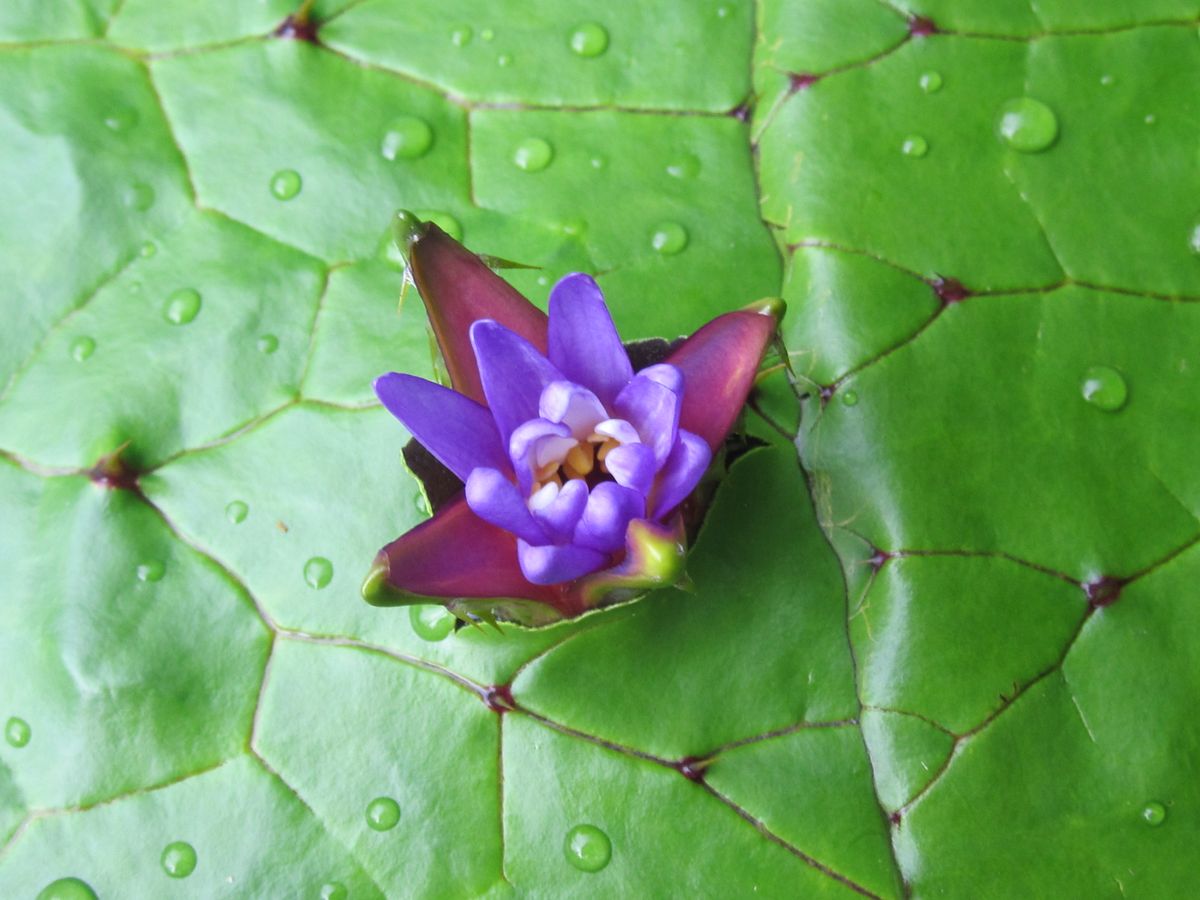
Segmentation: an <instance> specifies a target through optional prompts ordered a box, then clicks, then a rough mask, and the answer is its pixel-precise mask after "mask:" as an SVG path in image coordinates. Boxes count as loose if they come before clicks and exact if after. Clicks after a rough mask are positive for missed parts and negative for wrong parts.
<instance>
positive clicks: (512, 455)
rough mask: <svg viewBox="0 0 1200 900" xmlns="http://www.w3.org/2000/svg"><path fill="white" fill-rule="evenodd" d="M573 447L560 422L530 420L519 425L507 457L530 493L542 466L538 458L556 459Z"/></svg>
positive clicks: (569, 432) (569, 430) (567, 433)
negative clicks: (549, 456) (550, 457)
mask: <svg viewBox="0 0 1200 900" xmlns="http://www.w3.org/2000/svg"><path fill="white" fill-rule="evenodd" d="M574 444H575V439H574V438H573V437H571V429H569V428H567V426H566V425H563V424H561V423H559V422H547V421H546V420H545V419H531V420H530V421H528V422H525V423H523V424H522V425H520V426H519V427H518V428H517V430H516V431H514V432H513V433H512V437H511V438H509V441H508V456H509V459H511V460H512V466H513V468H514V469H515V470H516V472H517V479H518V480H519V481H520V482H521V487H522V488H524V489H525V490H527V491H528V490H529V489H530V488H531V487H532V486H533V477H534V475H535V474H536V473H537V470H538V469H540V468H541V467H542V465H543V463H541V462H539V461H538V460H539V457H541V456H545V455H547V454H549V455H557V452H558V451H559V450H562V452H563V453H566V452H567V450H570V449H571V446H573V445H574Z"/></svg>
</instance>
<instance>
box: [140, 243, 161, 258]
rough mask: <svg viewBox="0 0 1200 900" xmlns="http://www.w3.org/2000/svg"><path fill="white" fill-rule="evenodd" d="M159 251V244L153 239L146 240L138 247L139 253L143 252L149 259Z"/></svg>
mask: <svg viewBox="0 0 1200 900" xmlns="http://www.w3.org/2000/svg"><path fill="white" fill-rule="evenodd" d="M157 252H158V246H157V245H156V244H155V243H154V242H153V241H145V242H143V243H142V246H141V247H140V248H138V253H140V254H142V256H144V257H146V258H147V259H149V258H150V257H151V256H153V255H154V254H155V253H157Z"/></svg>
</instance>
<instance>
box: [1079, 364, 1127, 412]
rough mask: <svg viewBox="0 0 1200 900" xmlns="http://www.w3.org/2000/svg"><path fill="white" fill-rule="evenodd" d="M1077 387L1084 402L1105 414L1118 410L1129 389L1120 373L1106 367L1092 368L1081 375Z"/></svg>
mask: <svg viewBox="0 0 1200 900" xmlns="http://www.w3.org/2000/svg"><path fill="white" fill-rule="evenodd" d="M1079 387H1080V391H1081V392H1082V393H1083V399H1084V400H1086V401H1087V402H1088V403H1090V404H1092V406H1096V407H1099V408H1100V409H1103V410H1105V411H1106V412H1115V411H1116V410H1118V409H1120V408H1121V407H1122V406H1124V405H1125V400H1126V398H1127V397H1128V396H1129V388H1128V387H1127V386H1126V384H1125V379H1124V378H1122V377H1121V373H1120V372H1118V371H1117V370H1116V369H1112V368H1109V367H1108V366H1092V367H1091V368H1090V369H1088V370H1087V371H1086V372H1084V373H1083V381H1082V382H1081V383H1080V385H1079Z"/></svg>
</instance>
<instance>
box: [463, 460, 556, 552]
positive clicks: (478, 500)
mask: <svg viewBox="0 0 1200 900" xmlns="http://www.w3.org/2000/svg"><path fill="white" fill-rule="evenodd" d="M466 493H467V505H468V506H470V507H471V510H472V511H473V512H474V513H475V515H477V516H479V518H481V519H483V520H484V521H485V522H491V523H492V524H493V525H495V526H496V527H498V528H503V529H504V530H505V531H510V532H512V533H513V534H515V535H516V536H517V537H519V538H523V539H524V540H527V541H529V542H530V543H533V544H544V543H546V542H547V541H549V540H550V536H549V535H547V534H546V532H545V530H544V529H543V528H542V526H541V525H539V524H538V523H537V522H536V521H534V518H533V516H532V515H531V514H530V512H529V507H527V506H526V505H525V499H524V498H523V497H522V496H521V492H520V491H519V490H517V486H516V485H515V484H513V483H512V482H511V481H509V480H508V479H507V478H505V477H504V476H503V475H501V474H500V473H499V472H497V471H496V470H495V469H476V470H475V471H474V472H472V473H471V477H470V478H468V479H467V492H466Z"/></svg>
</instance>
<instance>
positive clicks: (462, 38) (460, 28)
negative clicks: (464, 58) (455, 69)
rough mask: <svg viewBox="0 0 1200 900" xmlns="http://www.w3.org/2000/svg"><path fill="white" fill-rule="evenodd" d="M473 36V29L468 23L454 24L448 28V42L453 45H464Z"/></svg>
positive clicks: (469, 41)
mask: <svg viewBox="0 0 1200 900" xmlns="http://www.w3.org/2000/svg"><path fill="white" fill-rule="evenodd" d="M473 37H475V31H474V30H473V29H472V28H471V26H470V25H455V26H454V27H453V28H452V29H450V43H452V44H453V45H454V46H455V47H465V46H467V44H469V43H471V38H473Z"/></svg>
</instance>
